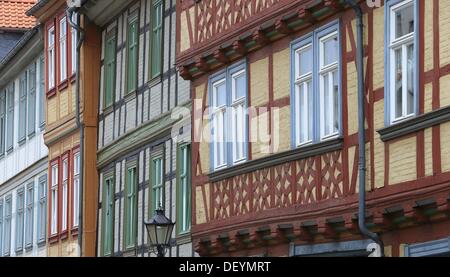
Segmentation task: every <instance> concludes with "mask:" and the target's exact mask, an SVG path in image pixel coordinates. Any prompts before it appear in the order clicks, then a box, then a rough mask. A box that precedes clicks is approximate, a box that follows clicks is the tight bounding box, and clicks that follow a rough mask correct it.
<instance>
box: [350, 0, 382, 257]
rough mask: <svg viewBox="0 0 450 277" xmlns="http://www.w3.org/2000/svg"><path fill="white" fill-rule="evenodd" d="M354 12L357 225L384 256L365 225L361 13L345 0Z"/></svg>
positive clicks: (380, 242) (356, 7)
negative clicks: (356, 80) (356, 96)
mask: <svg viewBox="0 0 450 277" xmlns="http://www.w3.org/2000/svg"><path fill="white" fill-rule="evenodd" d="M345 3H346V4H348V5H350V6H351V7H352V8H353V10H354V11H355V13H356V28H357V43H356V44H357V51H356V68H357V71H358V141H359V143H358V145H359V147H358V148H359V149H358V150H359V162H358V166H359V203H358V227H359V230H360V231H361V233H362V234H363V235H364V236H366V237H368V238H370V239H371V240H373V241H374V242H376V243H377V244H378V245H379V246H380V251H381V257H383V256H384V245H383V241H382V240H381V238H380V237H379V236H378V234H376V233H373V232H371V231H369V229H368V228H367V226H366V134H365V112H364V106H365V93H364V61H363V57H364V44H363V28H364V24H363V18H362V17H363V13H362V10H361V7H360V6H359V4H357V3H356V1H354V0H345Z"/></svg>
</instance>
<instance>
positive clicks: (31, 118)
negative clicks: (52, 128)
mask: <svg viewBox="0 0 450 277" xmlns="http://www.w3.org/2000/svg"><path fill="white" fill-rule="evenodd" d="M28 74H29V76H28V135H32V134H33V133H34V132H35V129H36V121H35V118H36V64H35V63H33V64H32V66H31V68H30V70H29V71H28Z"/></svg>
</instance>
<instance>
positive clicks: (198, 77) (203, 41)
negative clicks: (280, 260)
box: [176, 0, 450, 256]
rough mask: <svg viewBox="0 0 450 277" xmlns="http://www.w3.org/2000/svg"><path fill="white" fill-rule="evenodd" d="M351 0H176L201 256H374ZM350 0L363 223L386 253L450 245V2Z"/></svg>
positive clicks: (440, 250) (441, 249)
mask: <svg viewBox="0 0 450 277" xmlns="http://www.w3.org/2000/svg"><path fill="white" fill-rule="evenodd" d="M344 2H347V1H334V0H323V1H313V0H238V1H229V0H201V1H194V0H178V1H177V35H176V38H177V49H176V53H177V60H176V62H177V66H178V68H179V70H180V74H181V76H182V77H183V78H184V79H186V80H190V81H191V86H192V97H193V118H192V124H193V127H192V139H193V143H192V193H193V195H192V203H193V211H192V238H193V244H194V247H195V251H197V252H198V253H199V254H200V255H202V256H255V255H265V256H312V255H330V253H334V254H333V255H365V256H367V255H368V253H367V246H368V244H369V243H370V242H371V241H370V240H367V238H365V237H363V236H362V235H361V233H360V230H359V228H358V217H357V212H358V205H359V201H358V182H359V174H358V172H359V170H358V165H359V164H361V161H359V155H358V150H359V147H360V145H359V143H358V127H359V125H358V110H359V108H361V107H358V78H357V67H356V53H357V52H358V50H359V49H360V47H361V46H358V43H357V39H356V36H357V28H358V27H357V24H356V15H355V11H354V10H353V9H352V8H351V7H350V6H348V5H346V4H344ZM356 2H357V3H358V5H359V6H360V7H361V9H362V12H363V23H364V24H363V25H364V27H363V47H364V48H363V50H364V73H365V75H364V76H363V80H364V87H365V90H364V96H365V97H364V103H365V104H364V110H365V113H364V115H365V119H366V120H365V126H364V130H365V132H364V133H365V137H366V140H365V153H366V160H365V164H366V166H365V168H362V169H363V170H364V169H365V172H366V180H365V187H366V191H367V192H366V196H367V197H366V201H365V204H366V226H367V228H369V229H370V230H371V231H372V232H376V233H377V234H378V235H379V236H380V237H381V240H382V241H383V242H384V250H385V251H384V252H385V255H387V256H426V255H448V254H449V252H450V249H449V246H448V237H450V231H449V230H450V228H449V227H450V220H449V218H448V216H449V207H450V206H449V201H450V185H449V184H450V183H449V182H450V160H449V157H450V156H449V149H450V139H449V132H450V122H449V120H450V116H449V115H450V113H449V111H450V110H449V105H450V102H449V99H450V97H449V95H450V94H449V92H448V90H449V89H450V74H449V73H450V70H449V69H450V55H449V54H448V49H449V46H450V22H449V17H450V7H449V6H448V5H445V3H443V1H431V0H430V1H418V0H387V1H380V2H382V3H381V4H382V6H381V7H376V6H373V3H374V2H377V1H356ZM368 5H370V6H368ZM361 147H362V146H361Z"/></svg>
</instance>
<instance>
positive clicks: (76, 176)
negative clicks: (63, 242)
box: [72, 152, 80, 227]
mask: <svg viewBox="0 0 450 277" xmlns="http://www.w3.org/2000/svg"><path fill="white" fill-rule="evenodd" d="M72 201H73V214H72V217H73V227H78V220H79V216H80V153H79V152H77V153H75V154H74V156H73V199H72Z"/></svg>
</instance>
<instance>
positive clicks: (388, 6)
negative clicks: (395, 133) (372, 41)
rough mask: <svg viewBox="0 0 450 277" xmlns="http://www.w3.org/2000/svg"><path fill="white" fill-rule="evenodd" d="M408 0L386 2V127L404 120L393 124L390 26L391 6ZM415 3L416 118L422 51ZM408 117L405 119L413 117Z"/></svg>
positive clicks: (417, 113)
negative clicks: (420, 50)
mask: <svg viewBox="0 0 450 277" xmlns="http://www.w3.org/2000/svg"><path fill="white" fill-rule="evenodd" d="M403 1H406V0H386V1H385V3H384V16H385V25H384V61H385V63H384V82H385V83H384V125H385V127H388V126H391V125H395V124H398V123H400V122H402V121H404V120H400V121H398V122H395V123H392V124H391V99H390V98H391V94H390V93H391V91H390V88H391V86H390V84H391V80H390V76H391V70H390V69H391V68H390V65H391V59H390V54H389V53H390V49H389V45H390V42H391V33H390V26H391V17H390V14H391V13H390V10H391V7H392V6H394V5H397V4H398V3H400V2H403ZM412 2H413V4H414V59H415V60H414V69H415V71H414V77H415V82H414V113H415V114H414V116H413V117H411V118H414V117H416V116H418V115H419V94H420V87H419V74H420V72H419V71H420V70H419V58H420V52H419V31H420V28H419V20H420V17H419V3H418V1H417V0H412ZM411 118H406V119H405V120H408V119H411Z"/></svg>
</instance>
